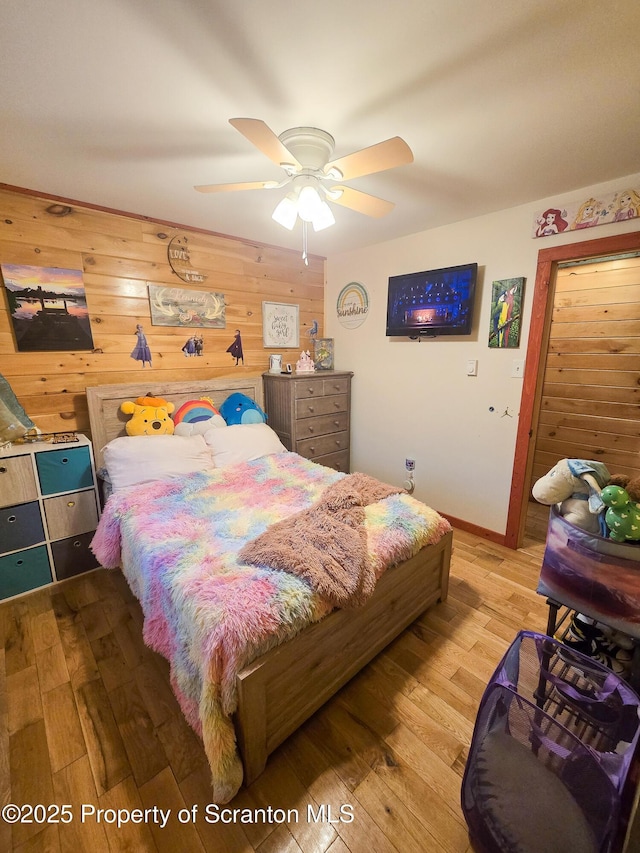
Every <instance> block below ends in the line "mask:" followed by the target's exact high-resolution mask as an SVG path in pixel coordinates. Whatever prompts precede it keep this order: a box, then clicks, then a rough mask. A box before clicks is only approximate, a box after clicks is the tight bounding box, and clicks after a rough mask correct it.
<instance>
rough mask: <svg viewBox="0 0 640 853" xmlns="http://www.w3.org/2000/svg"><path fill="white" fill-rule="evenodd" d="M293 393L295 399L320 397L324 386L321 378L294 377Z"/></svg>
mask: <svg viewBox="0 0 640 853" xmlns="http://www.w3.org/2000/svg"><path fill="white" fill-rule="evenodd" d="M294 395H295V398H296V400H305V399H308V398H309V397H322V396H323V395H324V388H323V384H322V380H321V379H313V378H311V379H296V380H295V390H294Z"/></svg>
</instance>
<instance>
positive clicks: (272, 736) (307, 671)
mask: <svg viewBox="0 0 640 853" xmlns="http://www.w3.org/2000/svg"><path fill="white" fill-rule="evenodd" d="M452 538H453V534H452V533H447V534H446V535H445V536H443V537H442V539H441V540H440V542H438V543H437V544H436V545H428V546H426V547H425V548H423V549H422V550H421V551H420V552H419V553H418V554H416V556H415V557H412V558H411V559H410V560H406V561H405V562H404V563H400V564H399V565H398V566H394V567H393V568H392V569H389V570H388V571H386V572H385V573H384V574H383V575H382V577H381V578H380V580H379V581H378V583H377V585H376V589H375V592H374V594H373V595H372V596H371V598H370V599H369V601H368V602H367V603H366V604H365V605H364V606H363V607H361V608H358V609H355V610H334V611H333V612H332V613H330V614H329V616H327V617H326V618H325V619H323V620H322V621H320V622H317V623H315V624H314V625H310V626H309V627H308V628H306V629H305V630H304V631H302V632H301V633H300V634H298V635H297V636H296V637H294V638H293V639H292V640H290V641H289V642H287V643H284V644H283V645H281V646H277V647H276V648H274V649H272V650H271V651H269V652H267V653H266V654H264V655H262V656H261V657H260V658H258V659H257V660H255V661H253V663H251V664H250V665H249V666H248V667H246V668H245V669H243V670H242V671H241V672H240V673H239V674H238V678H237V683H238V710H237V712H236V715H235V727H236V734H237V739H238V747H239V749H240V754H241V756H242V761H243V764H244V784H245V785H249V784H251V782H252V781H253V780H254V779H256V778H257V777H258V776H259V775H260V773H261V772H262V771H263V770H264V767H265V764H266V761H267V757H268V756H269V754H270V753H271V752H273V750H274V749H275V748H276V747H277V746H278V745H279V744H281V743H282V741H284V740H285V739H286V738H287V737H288V736H289V735H290V734H291V733H292V732H294V731H295V730H296V729H297V728H298V727H299V726H300V725H301V724H302V723H303V722H304V721H305V720H306V719H307V718H308V717H310V716H311V714H313V713H314V712H315V711H316V710H317V709H318V708H319V707H320V706H321V705H322V704H324V702H326V701H327V700H328V699H329V698H330V697H331V696H333V694H334V693H336V691H337V690H339V689H340V687H342V685H343V684H345V683H346V682H347V681H348V680H349V679H350V678H352V677H353V676H354V675H355V674H356V673H357V672H359V671H360V670H361V669H362V667H363V666H364V665H365V664H366V663H368V661H370V660H371V659H372V658H373V657H375V655H377V654H378V652H380V651H381V650H382V649H383V648H384V647H385V646H387V645H388V644H389V643H390V642H391V640H393V639H394V638H395V637H397V635H398V634H399V633H400V632H401V631H403V630H404V629H405V628H406V627H407V625H410V624H411V623H412V622H413V621H414V620H415V619H417V618H418V616H419V615H420V614H421V613H423V612H424V611H425V610H427V608H429V607H431V605H433V604H435V603H436V601H444V600H445V598H446V597H447V591H448V582H449V564H450V560H451V543H452Z"/></svg>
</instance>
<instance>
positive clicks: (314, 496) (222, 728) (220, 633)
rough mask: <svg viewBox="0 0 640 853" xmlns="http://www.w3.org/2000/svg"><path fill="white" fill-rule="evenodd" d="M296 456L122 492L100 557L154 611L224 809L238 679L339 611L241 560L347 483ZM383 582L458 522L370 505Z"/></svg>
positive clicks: (154, 635) (371, 543)
mask: <svg viewBox="0 0 640 853" xmlns="http://www.w3.org/2000/svg"><path fill="white" fill-rule="evenodd" d="M344 476H345V475H344V474H339V473H337V472H335V471H332V470H331V469H329V468H325V467H324V466H321V465H317V464H315V463H313V462H310V461H308V460H306V459H303V458H302V457H301V456H298V455H297V454H295V453H280V454H273V455H270V456H263V457H261V458H260V459H257V460H255V461H253V462H246V463H242V464H240V465H234V466H232V467H230V468H224V469H216V470H212V471H207V472H202V473H196V474H192V475H189V476H186V477H183V478H181V479H179V480H163V481H156V482H154V483H149V484H144V485H140V486H137V487H136V488H135V490H134V489H132V490H127V491H126V492H118V493H115V494H113V495H112V496H111V497H110V498H109V500H108V501H107V504H106V506H105V510H104V513H103V515H102V518H101V519H100V523H99V525H98V529H97V531H96V535H95V537H94V539H93V542H92V548H93V551H94V553H95V555H96V557H97V559H98V560H99V562H100V564H101V565H102V566H105V567H107V568H115V567H117V566H121V567H122V570H123V572H124V574H125V576H126V578H127V581H128V582H129V585H130V587H131V589H132V590H133V592H134V594H135V595H136V597H137V598H138V600H139V601H140V604H141V607H142V610H143V613H144V640H145V643H146V644H147V645H148V646H150V647H151V648H152V649H154V650H155V651H157V652H159V653H160V654H162V655H164V657H166V658H167V660H168V661H169V663H170V665H171V680H172V685H173V689H174V691H175V694H176V696H177V698H178V701H179V702H180V705H181V707H182V710H183V712H184V714H185V716H186V718H187V720H188V721H189V723H190V724H191V725H192V727H193V728H194V729H195V730H196V731H197V732H198V733H199V734H200V735H201V736H202V738H203V741H204V745H205V750H206V752H207V757H208V759H209V763H210V765H211V770H212V778H213V801H214V802H219V803H222V802H227V801H228V800H229V799H231V798H232V797H233V796H234V794H235V793H236V792H237V790H238V788H239V787H240V785H241V784H242V765H241V762H240V759H239V757H238V755H237V750H236V744H235V733H234V730H233V724H232V721H231V714H233V712H234V710H235V708H236V701H237V696H236V675H237V673H238V672H239V671H240V670H241V669H242V668H243V667H244V666H246V665H247V664H248V663H250V662H251V661H252V660H253V659H254V658H256V657H257V656H258V655H260V654H263V653H264V652H265V651H267V650H268V649H269V648H272V647H273V646H275V645H277V644H279V643H281V642H283V641H285V640H288V639H290V638H291V637H293V636H294V635H295V634H296V633H298V632H299V631H300V630H301V629H302V628H304V627H305V626H306V625H308V624H310V623H311V622H315V621H317V620H319V619H321V618H322V617H323V616H325V615H327V613H328V612H329V611H330V609H331V605H329V604H328V603H327V602H325V601H323V600H322V599H321V598H320V596H319V595H318V594H317V593H314V592H312V590H311V588H310V586H309V585H308V584H307V583H306V582H305V581H304V580H302V579H301V578H299V577H297V576H295V575H292V574H289V573H287V572H281V571H276V570H272V569H270V568H268V567H259V566H248V565H243V564H242V563H239V562H238V559H237V554H238V552H239V551H240V549H241V548H242V547H243V546H244V545H245V544H247V543H248V542H250V541H252V540H253V539H254V538H255V537H257V536H259V535H260V534H261V533H263V531H264V530H266V528H267V527H268V526H269V525H271V524H273V523H275V522H277V521H281V520H282V519H285V518H288V517H290V516H291V515H293V514H294V513H297V512H300V511H302V510H305V509H308V508H309V507H310V506H312V505H313V504H314V503H315V502H316V501H318V499H319V498H320V496H321V495H322V493H323V491H324V490H325V489H326V488H327V487H328V486H329V485H330V484H332V483H334V482H336V481H337V480H338V479H339V478H341V477H344ZM365 527H366V531H367V545H368V550H369V559H370V561H371V566H372V567H373V571H374V573H375V575H376V577H379V576H380V575H381V574H382V572H383V571H384V570H385V568H387V567H388V566H391V565H394V564H396V563H399V562H401V561H402V560H405V559H408V558H409V557H411V556H413V555H414V554H416V553H417V552H418V551H419V550H420V549H421V548H422V547H423V546H424V545H428V544H433V543H435V542H438V541H439V540H440V538H441V537H442V536H443V535H444V534H445V533H446V532H448V531H449V530H450V525H449V523H448V521H446V520H445V519H444V518H442V517H441V516H440V515H438V514H437V513H436V512H435V511H434V510H432V509H431V508H429V507H428V506H426V505H425V504H423V503H420V502H419V501H417V500H415V499H414V498H411V497H410V496H408V495H406V494H400V495H393V496H391V497H389V498H386V499H385V500H382V501H378V502H376V503H374V504H371V505H370V506H367V507H366V508H365Z"/></svg>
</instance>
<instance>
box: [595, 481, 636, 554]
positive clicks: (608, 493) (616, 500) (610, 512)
mask: <svg viewBox="0 0 640 853" xmlns="http://www.w3.org/2000/svg"><path fill="white" fill-rule="evenodd" d="M600 497H601V498H602V502H603V503H604V505H605V506H606V507H607V511H606V513H605V516H604V520H605V524H606V525H607V527H608V528H609V538H610V539H613V540H614V541H615V542H626V541H627V540H638V539H640V503H638V502H637V501H634V500H632V499H631V497H630V496H629V493H628V492H627V490H626V489H623V488H622V486H605V488H604V489H603V490H602V493H601V495H600Z"/></svg>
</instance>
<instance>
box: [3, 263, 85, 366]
mask: <svg viewBox="0 0 640 853" xmlns="http://www.w3.org/2000/svg"><path fill="white" fill-rule="evenodd" d="M1 268H2V278H3V279H4V286H5V288H6V291H7V297H8V299H9V311H10V312H11V320H12V322H13V331H14V334H15V338H16V347H17V349H18V352H45V351H48V352H63V351H70V350H92V349H93V337H92V335H91V325H90V323H89V309H88V308H87V299H86V296H85V290H84V282H83V279H82V270H67V269H58V268H57V267H32V266H28V265H26V264H2V265H1Z"/></svg>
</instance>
